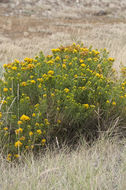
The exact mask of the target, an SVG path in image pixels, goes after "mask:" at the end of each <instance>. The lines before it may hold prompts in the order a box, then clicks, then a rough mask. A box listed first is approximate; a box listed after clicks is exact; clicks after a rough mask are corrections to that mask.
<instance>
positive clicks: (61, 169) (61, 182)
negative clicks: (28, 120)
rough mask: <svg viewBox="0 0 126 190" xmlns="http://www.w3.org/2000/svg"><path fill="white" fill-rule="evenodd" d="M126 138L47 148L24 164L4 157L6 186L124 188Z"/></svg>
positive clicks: (0, 178) (1, 185) (28, 189)
mask: <svg viewBox="0 0 126 190" xmlns="http://www.w3.org/2000/svg"><path fill="white" fill-rule="evenodd" d="M125 145H126V141H121V142H119V141H117V139H116V140H105V139H104V138H102V139H101V140H99V141H98V142H96V143H95V144H94V145H92V147H88V146H87V145H86V144H85V141H82V143H81V145H79V147H78V149H77V150H75V151H72V152H69V149H68V148H67V147H65V146H64V147H63V148H62V149H61V150H60V151H58V150H57V149H55V150H54V151H49V150H47V152H46V154H44V155H42V154H41V155H40V156H39V157H38V158H37V159H35V158H33V156H31V155H30V156H29V157H27V158H26V157H24V158H23V160H24V163H20V165H16V164H9V163H6V161H4V160H3V159H2V158H1V160H0V162H1V164H0V171H1V172H0V189H2V190H6V189H9V190H22V189H25V190H59V189H60V190H108V189H109V190H124V189H126V181H125V179H126V147H125Z"/></svg>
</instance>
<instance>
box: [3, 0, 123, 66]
mask: <svg viewBox="0 0 126 190" xmlns="http://www.w3.org/2000/svg"><path fill="white" fill-rule="evenodd" d="M125 31H126V1H125V0H120V1H119V0H64V1H63V0H0V63H1V64H3V63H8V62H11V61H13V60H14V59H15V58H17V59H23V58H24V57H26V56H27V57H28V56H29V57H34V56H35V55H36V54H38V53H39V51H40V50H42V51H44V53H46V54H47V53H50V50H51V49H52V48H56V47H57V46H59V45H61V44H63V45H67V44H70V43H72V42H76V43H80V42H84V44H85V45H86V46H90V45H92V46H93V48H98V49H100V48H104V47H106V48H107V49H108V50H109V51H110V55H111V56H113V57H115V58H116V62H115V66H116V67H117V68H119V65H120V63H121V62H123V64H125V62H126V61H125V60H126V53H125V52H126V51H125V50H126V32H125Z"/></svg>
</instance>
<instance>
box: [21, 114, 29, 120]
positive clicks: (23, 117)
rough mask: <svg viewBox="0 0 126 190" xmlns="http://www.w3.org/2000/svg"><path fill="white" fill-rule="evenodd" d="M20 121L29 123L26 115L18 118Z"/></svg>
mask: <svg viewBox="0 0 126 190" xmlns="http://www.w3.org/2000/svg"><path fill="white" fill-rule="evenodd" d="M20 120H22V121H29V120H30V117H28V116H27V115H24V114H23V115H22V116H21V117H20Z"/></svg>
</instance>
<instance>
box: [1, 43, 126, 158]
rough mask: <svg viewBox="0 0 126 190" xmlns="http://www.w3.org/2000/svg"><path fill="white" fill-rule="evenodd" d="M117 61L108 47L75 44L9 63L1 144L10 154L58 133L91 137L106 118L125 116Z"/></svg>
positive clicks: (3, 90)
mask: <svg viewBox="0 0 126 190" xmlns="http://www.w3.org/2000/svg"><path fill="white" fill-rule="evenodd" d="M113 62H114V59H113V58H111V57H109V55H108V52H107V50H106V49H102V50H100V52H99V51H98V50H94V49H92V48H91V47H90V48H87V47H84V46H83V44H81V45H76V44H73V45H71V46H67V47H63V46H61V47H59V48H58V49H52V55H48V56H45V55H44V54H43V53H42V52H40V54H39V55H38V56H36V57H35V59H31V58H25V59H24V61H21V62H19V61H18V60H15V61H14V62H13V63H10V64H5V65H4V78H3V79H1V81H0V97H1V105H0V108H1V113H0V120H1V122H0V141H1V142H0V144H1V147H2V149H3V151H4V152H5V153H7V154H8V156H7V159H8V160H11V159H13V157H17V158H18V157H19V156H20V154H21V152H27V151H28V150H33V149H34V150H38V149H41V148H42V147H44V146H45V144H46V143H49V142H52V141H53V140H54V139H55V138H56V137H57V138H58V140H59V141H60V140H61V141H64V140H66V139H67V140H71V139H73V138H74V137H75V136H76V134H77V133H85V135H86V136H90V137H91V136H92V135H94V134H95V135H96V132H97V131H98V124H99V120H100V118H101V117H102V118H103V119H105V120H107V118H109V117H111V116H112V115H120V116H122V115H123V114H124V115H125V107H126V95H125V90H126V88H125V86H126V85H121V83H120V81H119V80H118V79H117V76H116V74H115V71H114V69H113V67H112V66H113ZM122 83H123V82H122ZM125 84H126V83H125ZM122 97H123V98H122Z"/></svg>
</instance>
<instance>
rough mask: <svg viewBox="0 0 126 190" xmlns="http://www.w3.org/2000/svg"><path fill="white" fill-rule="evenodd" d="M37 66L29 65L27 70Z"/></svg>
mask: <svg viewBox="0 0 126 190" xmlns="http://www.w3.org/2000/svg"><path fill="white" fill-rule="evenodd" d="M34 67H35V66H34V65H33V64H28V66H27V68H28V69H33V68H34Z"/></svg>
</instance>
